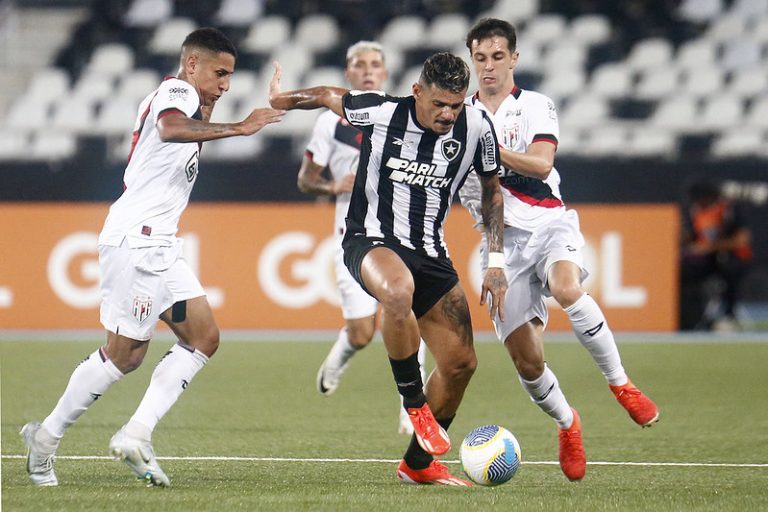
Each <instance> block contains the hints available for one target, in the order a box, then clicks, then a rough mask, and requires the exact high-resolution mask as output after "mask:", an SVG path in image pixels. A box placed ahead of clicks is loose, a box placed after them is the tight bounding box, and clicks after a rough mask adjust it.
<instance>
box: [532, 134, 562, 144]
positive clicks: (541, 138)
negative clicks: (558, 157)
mask: <svg viewBox="0 0 768 512" xmlns="http://www.w3.org/2000/svg"><path fill="white" fill-rule="evenodd" d="M534 142H549V143H551V144H554V145H555V147H557V137H555V136H554V135H550V134H543V133H537V134H536V135H534V136H533V140H532V141H531V144H533V143H534Z"/></svg>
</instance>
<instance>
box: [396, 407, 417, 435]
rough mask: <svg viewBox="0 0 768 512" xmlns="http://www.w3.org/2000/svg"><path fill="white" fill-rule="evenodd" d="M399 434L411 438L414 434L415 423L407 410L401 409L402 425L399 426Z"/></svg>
mask: <svg viewBox="0 0 768 512" xmlns="http://www.w3.org/2000/svg"><path fill="white" fill-rule="evenodd" d="M397 433H398V434H404V435H406V436H410V435H412V434H413V423H411V418H409V417H408V413H407V412H406V410H405V409H403V408H402V407H400V424H399V425H398V426H397Z"/></svg>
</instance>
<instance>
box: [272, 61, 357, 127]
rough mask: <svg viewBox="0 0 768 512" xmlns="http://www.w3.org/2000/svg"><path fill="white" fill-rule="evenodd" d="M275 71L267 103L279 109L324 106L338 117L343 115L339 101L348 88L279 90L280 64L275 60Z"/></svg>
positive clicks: (305, 108) (320, 87)
mask: <svg viewBox="0 0 768 512" xmlns="http://www.w3.org/2000/svg"><path fill="white" fill-rule="evenodd" d="M274 65H275V73H274V74H273V75H272V80H271V81H270V82H269V104H270V105H271V106H272V107H273V108H277V109H281V110H294V109H298V110H313V109H316V108H321V107H326V108H329V109H331V110H332V111H333V112H334V113H335V114H336V115H338V116H339V117H344V107H343V105H342V102H341V98H342V96H344V95H345V94H346V93H347V92H348V91H349V89H345V88H343V87H330V86H325V85H321V86H317V87H310V88H308V89H296V90H294V91H286V92H281V91H280V76H281V69H280V64H279V63H278V62H275V64H274Z"/></svg>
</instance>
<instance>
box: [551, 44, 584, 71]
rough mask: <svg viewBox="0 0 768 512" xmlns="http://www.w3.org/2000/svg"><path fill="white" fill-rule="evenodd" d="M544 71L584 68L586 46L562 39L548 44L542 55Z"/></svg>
mask: <svg viewBox="0 0 768 512" xmlns="http://www.w3.org/2000/svg"><path fill="white" fill-rule="evenodd" d="M543 61H544V66H543V71H544V72H545V73H547V72H549V71H550V70H552V71H557V70H561V69H584V64H585V63H586V61H587V48H586V47H585V46H582V45H581V44H579V43H576V42H574V41H563V42H557V43H553V44H551V45H549V47H548V49H547V51H546V53H545V54H544V57H543Z"/></svg>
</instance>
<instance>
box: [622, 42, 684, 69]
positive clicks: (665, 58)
mask: <svg viewBox="0 0 768 512" xmlns="http://www.w3.org/2000/svg"><path fill="white" fill-rule="evenodd" d="M672 52H673V50H672V43H670V42H669V41H668V40H666V39H664V38H661V37H653V38H649V39H643V40H641V41H638V42H637V43H635V45H634V46H633V47H632V49H631V50H630V51H629V55H627V58H626V63H627V65H628V66H629V67H630V68H631V69H633V70H644V69H648V68H655V67H661V66H664V65H665V64H667V63H668V62H669V61H670V59H671V58H672Z"/></svg>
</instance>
